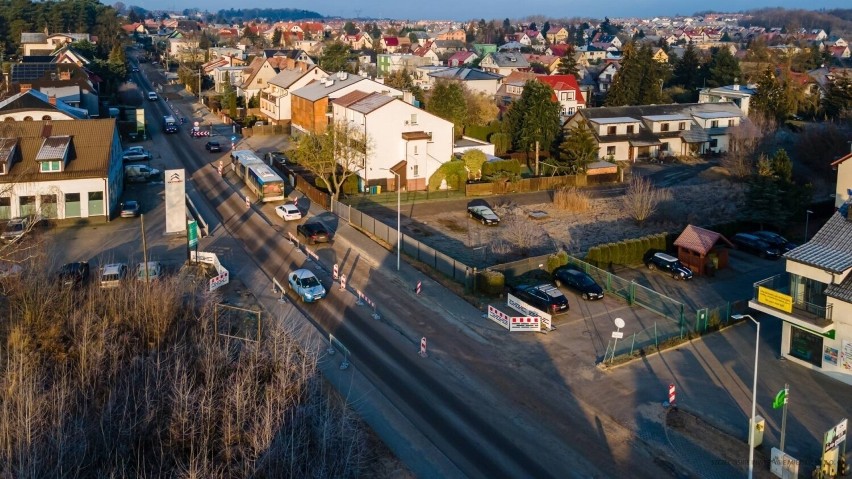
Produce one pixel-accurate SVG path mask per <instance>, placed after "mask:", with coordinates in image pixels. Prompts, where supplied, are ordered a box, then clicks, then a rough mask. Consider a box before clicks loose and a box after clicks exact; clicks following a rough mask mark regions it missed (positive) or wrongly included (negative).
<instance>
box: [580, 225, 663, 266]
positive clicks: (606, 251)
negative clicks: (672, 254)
mask: <svg viewBox="0 0 852 479" xmlns="http://www.w3.org/2000/svg"><path fill="white" fill-rule="evenodd" d="M668 236H669V235H668V234H667V233H660V234H656V235H651V236H645V237H642V238H631V239H627V240H624V241H619V242H617V243H607V244H602V245H598V246H594V247H592V248H589V252H588V253H586V261H587V262H589V263H591V264H593V265H595V266H598V267H601V268H603V267H607V266H609V264H610V263H612V264H619V265H630V264H636V263H641V262H642V259H643V256H644V255H645V252H646V251H648V250H650V249H659V250H664V251H665V250H667V249H668V244H667V243H668V242H667V239H668Z"/></svg>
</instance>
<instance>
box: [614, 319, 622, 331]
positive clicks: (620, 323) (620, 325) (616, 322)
mask: <svg viewBox="0 0 852 479" xmlns="http://www.w3.org/2000/svg"><path fill="white" fill-rule="evenodd" d="M615 327H616V328H618V329H621V328H623V327H624V320H623V319H621V318H615Z"/></svg>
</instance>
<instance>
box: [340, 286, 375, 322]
mask: <svg viewBox="0 0 852 479" xmlns="http://www.w3.org/2000/svg"><path fill="white" fill-rule="evenodd" d="M343 277H345V275H344V276H342V277H341V278H343ZM341 281H342V279H341ZM355 297H357V298H358V299H356V300H355V304H357V305H358V306H363V305H364V304H366V305H368V306H370V307H372V308H373V313H372V314H371V316H372V317H373V319H375V320H379V319H382V316H381V315H380V314H379V308H378V306H376V302H375V301H373V300H372V299H370V298H369V297H368V296H367V295H366V294H364V293H363V292H362V291H361V290H360V289H355Z"/></svg>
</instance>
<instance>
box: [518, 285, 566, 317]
mask: <svg viewBox="0 0 852 479" xmlns="http://www.w3.org/2000/svg"><path fill="white" fill-rule="evenodd" d="M512 294H513V295H514V296H517V298H518V299H520V300H521V301H523V302H525V303H528V304H529V305H530V306H532V307H534V308H537V309H539V310H541V311H544V312H546V313H550V314H559V313H561V312H567V311H568V298H566V297H565V295H564V294H562V291H559V289H557V288H556V287H554V286H553V285H552V284H541V285H537V286H535V285H521V286H515V287H514V288H512Z"/></svg>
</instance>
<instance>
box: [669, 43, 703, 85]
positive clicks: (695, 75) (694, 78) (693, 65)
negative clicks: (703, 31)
mask: <svg viewBox="0 0 852 479" xmlns="http://www.w3.org/2000/svg"><path fill="white" fill-rule="evenodd" d="M700 65H701V61H700V60H699V59H698V53H697V52H696V51H695V47H694V46H693V45H692V43H690V44H689V45H687V46H686V50H685V51H684V52H683V58H681V59H680V60H679V61H678V62H677V64H676V65H675V68H674V78H673V79H672V81H673V82H674V83H675V84H676V85H681V86H683V88H684V89H685V90H686V91H689V92H696V90H697V89H698V87H700V86H701V83H700V82H699V81H700V75H701V74H700V70H699V68H698V67H699V66H700ZM695 96H696V97H697V92H696V94H695Z"/></svg>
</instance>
